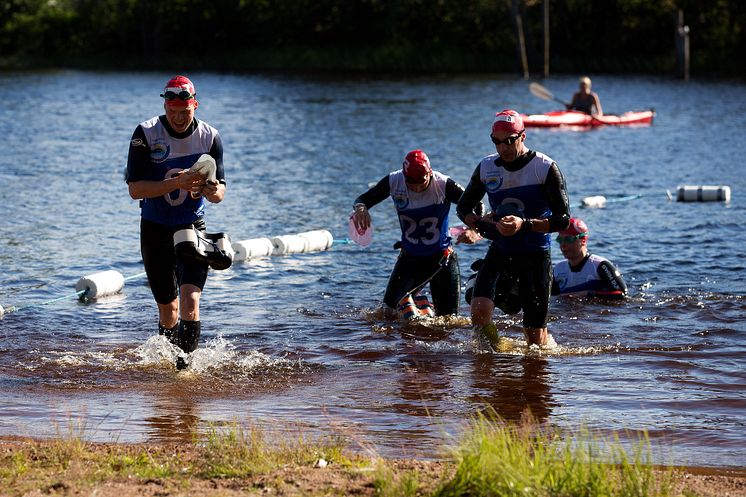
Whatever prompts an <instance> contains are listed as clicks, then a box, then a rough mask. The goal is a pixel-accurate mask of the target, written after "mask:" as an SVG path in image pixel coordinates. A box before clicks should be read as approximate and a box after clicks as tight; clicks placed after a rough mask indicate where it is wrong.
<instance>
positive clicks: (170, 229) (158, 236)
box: [125, 76, 225, 368]
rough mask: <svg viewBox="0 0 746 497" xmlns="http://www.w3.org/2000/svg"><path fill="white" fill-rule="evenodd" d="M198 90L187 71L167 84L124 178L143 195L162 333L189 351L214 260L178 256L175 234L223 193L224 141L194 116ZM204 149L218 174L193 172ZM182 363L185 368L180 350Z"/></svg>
mask: <svg viewBox="0 0 746 497" xmlns="http://www.w3.org/2000/svg"><path fill="white" fill-rule="evenodd" d="M196 96H197V93H196V91H195V88H194V84H192V82H191V81H190V80H189V78H187V77H185V76H175V77H173V78H171V79H170V80H169V81H168V82H167V83H166V85H165V87H164V89H163V93H162V94H161V97H163V99H164V102H163V104H164V105H163V106H164V110H165V113H164V114H163V115H160V116H156V117H153V118H151V119H149V120H148V121H145V122H142V123H140V124H139V125H138V126H137V128H136V129H135V132H134V133H133V134H132V139H131V140H130V148H129V156H128V158H127V174H126V178H125V180H126V181H127V184H128V187H129V194H130V196H131V197H132V198H133V199H135V200H140V207H141V221H140V248H141V252H142V259H143V263H144V265H145V271H146V273H147V275H148V282H149V284H150V288H151V291H152V293H153V297H154V298H155V301H156V303H157V304H158V330H159V333H160V334H161V335H165V336H166V337H168V338H169V339H170V340H171V341H172V342H173V343H174V344H176V345H177V346H178V347H179V348H181V349H182V350H183V351H184V352H185V353H190V352H193V351H194V350H195V349H196V348H197V344H198V340H199V335H200V330H201V324H200V315H199V299H200V296H201V294H202V289H203V288H204V285H205V281H206V280H207V270H208V264H207V263H206V262H204V261H200V260H195V259H191V258H186V257H180V256H177V255H176V253H175V250H174V237H173V235H174V233H176V232H177V231H178V230H180V229H183V228H185V227H191V226H193V227H194V228H196V229H197V230H200V231H204V230H205V220H204V215H205V199H206V200H208V201H209V202H211V203H218V202H221V201H222V200H223V197H224V195H225V177H224V172H223V144H222V141H221V139H220V135H219V134H218V131H217V130H216V129H215V128H213V127H212V126H210V125H209V124H207V123H205V122H204V121H200V120H198V119H197V118H196V117H194V111H195V110H196V109H197V106H198V105H199V104H198V102H197V98H196ZM203 154H207V155H209V156H210V157H212V159H213V160H214V171H212V172H213V174H209V175H208V174H206V173H204V172H190V171H189V169H190V168H191V167H192V166H193V165H195V163H196V162H197V161H198V159H200V157H201V156H203ZM208 159H209V157H208ZM210 162H212V161H210ZM213 178H214V179H213ZM177 367H178V368H182V367H186V361H185V360H184V358H183V357H181V356H180V357H179V359H178V360H177Z"/></svg>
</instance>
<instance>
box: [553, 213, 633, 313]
mask: <svg viewBox="0 0 746 497" xmlns="http://www.w3.org/2000/svg"><path fill="white" fill-rule="evenodd" d="M589 234H590V232H589V231H588V226H586V224H585V222H583V220H582V219H579V218H571V219H570V225H569V226H568V227H567V228H566V229H564V230H562V231H560V232H559V235H558V236H557V242H558V243H559V246H560V250H561V251H562V255H564V256H565V260H564V261H562V262H560V263H558V264H557V265H556V266H554V281H553V282H552V295H574V296H578V297H602V298H608V299H623V298H624V297H625V295H627V284H626V283H625V282H624V279H623V278H622V275H621V274H620V273H619V270H618V269H617V268H616V267H615V266H614V264H612V263H611V261H609V260H608V259H606V258H604V257H601V256H599V255H596V254H591V253H590V252H588V236H589Z"/></svg>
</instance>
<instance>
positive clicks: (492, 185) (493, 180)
mask: <svg viewBox="0 0 746 497" xmlns="http://www.w3.org/2000/svg"><path fill="white" fill-rule="evenodd" d="M501 186H503V178H502V176H491V177H489V178H486V179H485V180H484V187H485V188H486V189H487V191H488V192H489V193H495V192H496V191H497V190H499V189H500V187H501Z"/></svg>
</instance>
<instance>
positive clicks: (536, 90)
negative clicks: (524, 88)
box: [528, 83, 570, 107]
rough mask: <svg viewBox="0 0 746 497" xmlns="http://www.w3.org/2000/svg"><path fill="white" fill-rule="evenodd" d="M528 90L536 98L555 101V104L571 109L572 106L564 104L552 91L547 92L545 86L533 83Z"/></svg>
mask: <svg viewBox="0 0 746 497" xmlns="http://www.w3.org/2000/svg"><path fill="white" fill-rule="evenodd" d="M528 90H529V91H530V92H531V93H532V94H533V95H534V96H535V97H539V98H540V99H542V100H554V101H555V102H559V103H561V104H562V105H564V106H565V107H569V105H570V104H568V103H567V102H563V101H562V100H560V99H559V98H557V97H555V96H554V95H553V94H552V92H551V91H549V90H547V89H546V88H544V87H543V86H541V85H540V84H539V83H531V84H530V85H528Z"/></svg>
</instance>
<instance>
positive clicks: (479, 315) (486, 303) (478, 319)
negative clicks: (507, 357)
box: [471, 297, 500, 351]
mask: <svg viewBox="0 0 746 497" xmlns="http://www.w3.org/2000/svg"><path fill="white" fill-rule="evenodd" d="M494 310H495V304H494V302H492V301H491V300H490V299H488V298H486V297H474V298H473V299H471V324H473V325H474V331H476V332H477V333H479V334H480V335H481V336H483V337H484V338H486V339H487V341H488V342H489V344H490V347H492V349H493V350H495V351H497V350H498V344H499V342H500V336H499V334H498V333H497V327H496V326H495V323H493V322H492V312H493V311H494Z"/></svg>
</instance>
